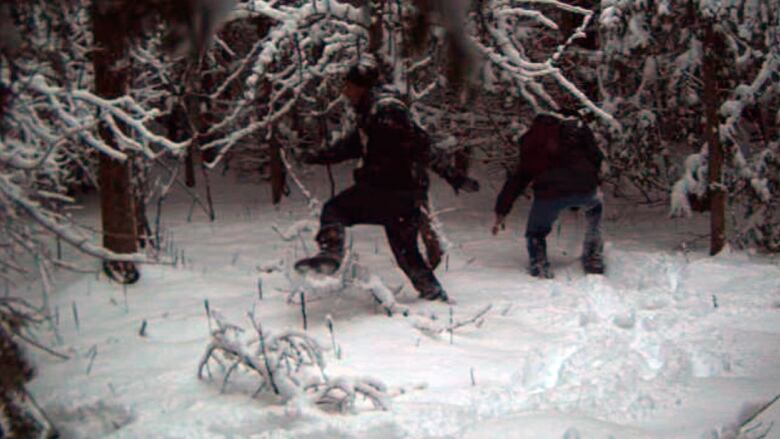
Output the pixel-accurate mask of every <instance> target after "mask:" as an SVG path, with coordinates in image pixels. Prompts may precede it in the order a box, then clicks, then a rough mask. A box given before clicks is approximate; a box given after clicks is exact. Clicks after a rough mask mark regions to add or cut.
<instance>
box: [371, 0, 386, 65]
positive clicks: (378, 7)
mask: <svg viewBox="0 0 780 439" xmlns="http://www.w3.org/2000/svg"><path fill="white" fill-rule="evenodd" d="M369 8H370V13H371V27H370V28H369V30H368V52H369V53H377V52H379V49H380V48H381V47H382V17H383V15H384V11H385V0H369Z"/></svg>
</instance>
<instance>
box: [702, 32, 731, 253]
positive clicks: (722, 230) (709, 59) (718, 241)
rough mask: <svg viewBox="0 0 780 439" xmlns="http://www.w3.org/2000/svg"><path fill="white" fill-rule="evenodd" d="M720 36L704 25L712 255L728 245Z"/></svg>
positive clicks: (706, 136)
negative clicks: (720, 130) (720, 109)
mask: <svg viewBox="0 0 780 439" xmlns="http://www.w3.org/2000/svg"><path fill="white" fill-rule="evenodd" d="M719 47H720V45H719V44H718V36H717V34H716V33H715V30H714V29H713V23H712V21H708V22H707V23H706V24H705V31H704V58H703V61H702V77H703V78H702V79H703V81H704V90H703V93H704V96H703V103H704V113H705V116H706V126H705V129H706V134H705V138H706V139H707V145H708V146H707V148H708V152H709V159H708V163H709V169H708V172H709V186H708V188H707V190H708V192H709V195H710V255H716V254H718V253H719V252H720V251H721V250H723V247H724V246H725V244H726V188H725V185H724V182H723V145H721V143H720V138H719V134H718V127H719V125H720V122H719V119H718V106H719V99H718V56H719V54H720V53H721V52H720V51H719V50H718V48H719Z"/></svg>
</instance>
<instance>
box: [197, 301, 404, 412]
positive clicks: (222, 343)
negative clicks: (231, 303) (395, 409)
mask: <svg viewBox="0 0 780 439" xmlns="http://www.w3.org/2000/svg"><path fill="white" fill-rule="evenodd" d="M209 314H210V316H211V318H213V319H214V321H215V322H216V325H217V329H215V330H214V331H212V334H211V342H210V343H209V345H208V347H207V348H206V353H205V354H204V356H203V358H202V359H201V361H200V364H199V366H198V378H200V379H203V371H204V369H206V368H207V366H208V363H209V361H211V360H215V361H217V362H218V364H220V365H221V366H222V368H223V370H224V372H225V375H224V377H223V378H222V391H224V390H225V388H226V387H227V384H228V381H229V379H230V376H231V375H232V374H233V372H235V371H236V370H239V369H243V370H247V371H250V372H254V373H255V374H257V375H258V376H259V377H260V379H261V384H260V387H258V389H257V391H256V392H255V394H258V393H260V392H262V391H264V390H265V391H268V390H271V391H272V392H273V393H274V394H275V395H278V396H279V397H280V398H281V399H282V400H283V401H291V400H293V399H298V398H303V399H305V400H308V401H310V402H312V403H314V404H315V405H317V406H320V407H323V408H326V409H336V410H339V411H340V412H347V411H352V410H354V409H355V408H356V401H357V397H358V396H363V397H365V398H366V399H368V400H369V401H370V402H371V403H372V404H373V406H374V408H377V409H380V410H387V409H388V407H389V398H390V395H389V394H388V391H387V388H386V387H385V385H384V384H383V383H382V382H380V381H378V380H376V379H373V378H345V377H339V378H335V379H328V377H327V376H326V375H325V372H324V369H325V361H324V358H323V355H322V352H323V350H324V349H323V348H322V347H321V346H320V344H319V343H318V342H317V341H316V340H315V339H313V338H312V337H309V336H308V335H306V334H305V333H302V332H298V331H285V332H283V333H281V334H279V335H273V334H271V333H270V332H268V331H265V330H263V328H262V325H261V324H260V322H258V321H257V320H256V319H255V316H254V311H252V312H250V313H248V315H249V318H250V320H251V321H252V326H253V327H254V329H255V332H256V334H257V336H256V337H250V338H248V337H247V335H246V333H245V332H244V329H243V328H241V327H239V326H237V325H234V324H231V323H228V322H227V321H226V320H225V319H224V318H223V317H222V316H220V315H219V313H218V312H216V311H214V310H211V311H210V313H209ZM255 344H257V346H256V347H255V348H254V349H253V348H252V346H253V345H255ZM209 377H211V373H210V372H209Z"/></svg>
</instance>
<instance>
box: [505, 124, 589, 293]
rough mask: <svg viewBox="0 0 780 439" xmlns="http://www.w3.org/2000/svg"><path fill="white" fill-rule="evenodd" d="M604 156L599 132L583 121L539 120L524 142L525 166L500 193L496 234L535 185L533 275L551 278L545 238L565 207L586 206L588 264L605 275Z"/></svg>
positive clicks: (530, 229)
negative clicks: (601, 185) (601, 179)
mask: <svg viewBox="0 0 780 439" xmlns="http://www.w3.org/2000/svg"><path fill="white" fill-rule="evenodd" d="M603 159H604V154H603V153H602V152H601V149H599V147H598V145H597V144H596V140H595V138H594V136H593V132H592V131H591V130H590V129H589V128H588V126H587V125H586V124H585V123H584V122H583V121H582V119H580V118H579V117H574V116H572V117H558V116H555V115H551V114H540V115H538V116H536V118H535V119H534V121H533V123H532V124H531V127H530V128H529V129H528V131H527V132H526V133H525V134H524V135H523V137H522V138H521V140H520V163H519V165H518V166H517V168H516V169H515V171H514V172H511V173H510V174H509V175H508V178H507V181H506V183H505V184H504V187H503V188H502V189H501V192H500V193H499V195H498V199H497V200H496V206H495V214H496V220H495V224H494V226H493V230H492V231H493V234H494V235H495V234H496V233H498V231H499V230H500V229H503V228H504V221H505V218H506V216H507V214H509V211H510V210H511V209H512V205H513V204H514V202H515V200H516V199H517V197H518V196H520V194H522V193H523V191H524V190H525V188H526V186H528V185H529V184H532V185H533V192H534V201H533V205H532V206H531V212H530V214H529V215H528V223H527V226H526V232H525V237H526V243H527V247H528V256H529V260H530V267H529V272H530V274H531V275H532V276H535V277H540V278H547V279H550V278H552V277H553V272H552V270H551V269H550V263H549V261H548V259H547V243H546V240H545V238H546V237H547V235H548V234H549V233H550V231H551V230H552V225H553V223H554V222H555V220H556V219H557V218H558V215H559V214H560V213H561V211H563V210H564V209H568V208H583V209H584V210H585V218H586V221H587V230H586V233H585V242H584V245H583V253H582V263H583V268H584V270H585V271H586V272H587V273H597V274H601V273H603V272H604V262H603V248H604V244H603V240H602V238H601V215H602V210H603V204H602V196H601V192H600V191H599V189H598V186H599V170H600V168H601V162H602V160H603Z"/></svg>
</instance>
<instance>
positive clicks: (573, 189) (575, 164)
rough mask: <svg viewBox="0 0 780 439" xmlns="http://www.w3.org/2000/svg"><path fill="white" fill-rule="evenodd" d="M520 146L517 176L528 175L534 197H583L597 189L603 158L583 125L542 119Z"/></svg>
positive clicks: (558, 119) (571, 120) (545, 117)
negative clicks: (576, 195) (579, 195)
mask: <svg viewBox="0 0 780 439" xmlns="http://www.w3.org/2000/svg"><path fill="white" fill-rule="evenodd" d="M521 142H522V144H521V151H520V164H519V166H518V170H517V172H519V173H524V174H526V175H528V177H529V179H530V181H531V182H532V183H533V188H534V196H536V197H540V198H555V197H562V196H567V195H572V194H584V193H589V192H592V191H593V190H594V189H595V188H596V186H598V174H599V168H600V167H601V160H602V158H603V155H602V154H601V151H600V150H599V148H598V146H597V145H596V142H595V139H594V137H593V133H592V132H591V131H590V129H589V128H588V127H587V126H586V125H585V124H584V123H582V121H580V120H578V119H575V118H566V119H564V118H559V117H556V116H553V115H548V114H542V115H539V116H537V117H536V118H535V119H534V122H533V124H532V125H531V127H530V128H529V130H528V132H527V133H526V134H525V135H524V136H523V139H522V140H521Z"/></svg>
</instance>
